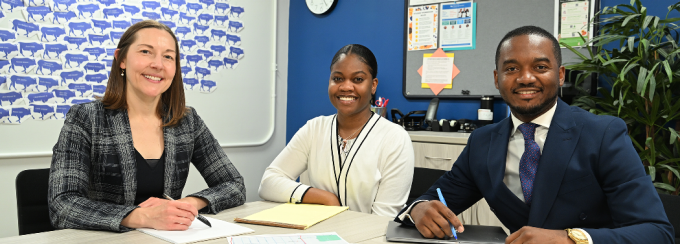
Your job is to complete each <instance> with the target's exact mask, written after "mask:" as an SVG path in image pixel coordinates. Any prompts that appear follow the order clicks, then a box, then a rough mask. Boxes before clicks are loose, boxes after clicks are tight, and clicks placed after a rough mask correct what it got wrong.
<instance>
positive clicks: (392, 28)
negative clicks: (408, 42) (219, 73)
mask: <svg viewBox="0 0 680 244" xmlns="http://www.w3.org/2000/svg"><path fill="white" fill-rule="evenodd" d="M601 2H602V4H601V5H602V6H614V5H617V4H627V3H629V1H628V0H601ZM652 2H653V4H652ZM673 2H675V1H674V0H646V1H643V5H645V4H646V5H647V6H646V7H647V8H648V14H651V15H658V16H661V17H662V18H663V17H664V16H665V15H666V12H667V9H666V7H667V6H669V5H671V4H672V3H673ZM676 15H677V14H676ZM676 17H677V16H676ZM403 24H404V0H363V1H351V0H350V1H348V0H339V1H338V3H337V5H336V6H335V9H334V10H333V11H332V12H331V13H330V14H327V15H322V16H316V15H314V14H312V13H311V12H310V11H309V10H308V9H307V6H306V4H305V1H302V0H293V1H290V22H289V46H288V108H287V116H286V117H287V119H286V141H290V139H291V138H292V137H293V135H294V134H295V132H296V131H297V130H298V129H299V128H300V127H302V126H303V125H304V124H305V123H306V122H307V120H309V119H312V118H314V117H316V116H319V115H330V114H334V113H335V112H336V110H335V108H333V106H332V105H331V103H330V101H329V100H328V78H329V75H330V72H329V70H330V62H331V59H332V57H333V55H334V54H335V52H336V51H337V50H338V49H340V48H341V47H342V46H344V45H346V44H350V43H359V44H362V45H365V46H367V47H368V48H370V49H371V50H372V51H373V53H374V54H375V56H376V57H377V59H378V76H377V77H378V80H379V84H378V90H377V92H376V95H377V96H382V97H386V98H389V99H390V102H389V104H388V109H391V108H399V110H401V111H402V112H404V113H406V112H408V111H412V110H425V109H427V105H428V104H429V100H414V99H406V98H404V96H403V95H402V89H401V88H402V79H403V78H402V77H403V59H404V58H403V55H404V51H403V45H404V38H403V36H404V32H403ZM488 58H493V57H488ZM480 75H481V77H486V78H488V82H493V74H492V73H491V71H489V74H480ZM504 107H505V106H504V103H503V102H502V101H496V104H495V106H494V109H495V110H496V111H497V112H496V113H495V116H494V120H495V121H498V120H500V119H502V117H503V116H502V113H500V112H499V111H500V110H501V109H504ZM478 108H479V101H478V100H442V101H440V105H439V110H438V114H437V117H438V118H453V119H461V118H470V119H476V118H477V109H478Z"/></svg>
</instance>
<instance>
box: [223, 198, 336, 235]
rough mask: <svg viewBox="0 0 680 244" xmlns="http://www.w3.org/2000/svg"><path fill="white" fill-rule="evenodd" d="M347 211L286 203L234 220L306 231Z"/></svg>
mask: <svg viewBox="0 0 680 244" xmlns="http://www.w3.org/2000/svg"><path fill="white" fill-rule="evenodd" d="M347 209H348V207H336V206H324V205H317V204H292V203H286V204H281V205H279V206H276V207H273V208H270V209H267V210H264V211H261V212H259V213H256V214H253V215H250V216H248V217H245V218H236V219H234V220H235V221H236V222H241V223H248V224H260V225H271V226H278V227H286V228H293V229H300V230H306V229H307V228H309V227H311V226H312V225H315V224H317V223H319V222H321V221H324V220H326V219H328V218H330V217H333V216H335V215H337V214H339V213H341V212H343V211H345V210H347Z"/></svg>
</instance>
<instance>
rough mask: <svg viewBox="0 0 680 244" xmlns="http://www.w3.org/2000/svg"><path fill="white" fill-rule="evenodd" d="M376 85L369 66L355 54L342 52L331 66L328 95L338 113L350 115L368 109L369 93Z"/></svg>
mask: <svg viewBox="0 0 680 244" xmlns="http://www.w3.org/2000/svg"><path fill="white" fill-rule="evenodd" d="M377 87H378V78H375V77H372V76H371V72H370V68H369V66H368V65H366V64H365V63H364V62H362V61H361V59H360V58H359V56H357V55H354V54H351V53H350V54H349V55H345V54H342V56H341V57H340V58H339V59H338V61H337V62H336V63H335V64H333V66H331V77H330V79H329V80H328V97H329V98H330V100H331V103H332V104H333V107H335V108H336V109H337V110H338V115H341V116H352V115H356V114H359V113H361V112H365V111H368V110H370V107H371V106H370V105H371V104H370V101H371V95H372V94H375V89H376V88H377Z"/></svg>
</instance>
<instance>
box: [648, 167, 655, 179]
mask: <svg viewBox="0 0 680 244" xmlns="http://www.w3.org/2000/svg"><path fill="white" fill-rule="evenodd" d="M647 170H648V171H649V176H650V177H651V178H652V181H654V180H656V167H654V166H651V165H650V166H647Z"/></svg>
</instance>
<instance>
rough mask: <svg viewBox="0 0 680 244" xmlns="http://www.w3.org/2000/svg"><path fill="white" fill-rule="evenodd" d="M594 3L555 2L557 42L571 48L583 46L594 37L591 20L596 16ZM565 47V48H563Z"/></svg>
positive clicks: (556, 0) (561, 0)
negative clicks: (584, 40)
mask: <svg viewBox="0 0 680 244" xmlns="http://www.w3.org/2000/svg"><path fill="white" fill-rule="evenodd" d="M593 5H594V1H591V0H586V1H573V0H571V1H570V0H555V11H556V12H557V13H556V14H555V17H556V18H557V19H556V20H555V33H557V40H559V41H560V42H564V43H566V44H569V45H570V46H583V45H584V44H585V43H584V42H583V39H581V36H583V37H584V38H585V39H586V41H588V40H590V39H591V38H592V37H593V26H592V24H590V22H591V21H590V20H591V18H592V16H593V15H594V12H593V11H594V6H593ZM563 47H564V46H563Z"/></svg>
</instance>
